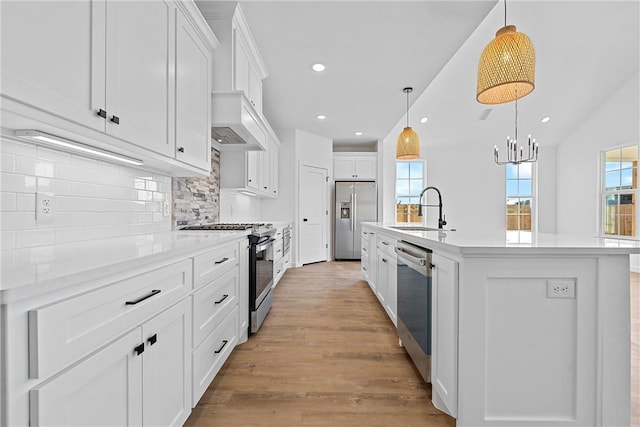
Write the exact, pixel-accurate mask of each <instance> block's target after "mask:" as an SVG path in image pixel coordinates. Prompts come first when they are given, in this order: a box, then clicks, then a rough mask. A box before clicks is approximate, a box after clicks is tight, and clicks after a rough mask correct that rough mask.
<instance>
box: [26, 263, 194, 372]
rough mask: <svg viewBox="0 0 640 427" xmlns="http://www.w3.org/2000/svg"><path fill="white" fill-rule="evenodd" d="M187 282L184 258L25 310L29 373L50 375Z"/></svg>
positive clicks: (183, 290) (158, 306)
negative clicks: (26, 314) (89, 290)
mask: <svg viewBox="0 0 640 427" xmlns="http://www.w3.org/2000/svg"><path fill="white" fill-rule="evenodd" d="M191 282H192V271H191V261H190V260H184V261H181V262H178V263H175V264H171V265H169V266H166V267H162V268H159V269H157V270H154V271H151V272H148V273H143V274H140V275H138V276H134V277H131V278H128V279H125V280H122V281H119V282H115V283H113V284H110V285H108V286H105V287H102V288H100V289H98V290H95V291H92V292H88V293H86V294H84V295H80V296H77V297H73V298H69V299H67V300H64V301H60V302H56V303H52V304H49V305H45V306H42V307H39V308H37V309H35V310H31V311H29V377H30V378H42V377H45V376H48V375H49V374H51V373H53V372H55V371H56V370H58V369H60V368H62V367H64V366H66V365H68V364H70V363H72V362H74V361H76V360H78V359H80V358H81V357H82V356H84V355H86V354H88V353H89V352H91V351H93V350H94V349H96V348H98V347H100V346H102V345H104V344H105V343H107V342H108V341H110V340H112V339H114V338H116V337H117V336H118V335H120V334H121V333H122V332H124V331H125V330H127V329H130V328H132V327H134V326H136V325H138V324H140V323H141V322H142V321H143V320H145V319H146V318H148V317H150V316H152V315H154V314H155V313H157V312H158V311H160V310H162V309H163V308H165V307H168V306H169V305H170V304H172V303H175V302H176V301H178V300H179V299H180V298H181V297H183V296H185V295H187V294H188V293H189V290H190V285H191Z"/></svg>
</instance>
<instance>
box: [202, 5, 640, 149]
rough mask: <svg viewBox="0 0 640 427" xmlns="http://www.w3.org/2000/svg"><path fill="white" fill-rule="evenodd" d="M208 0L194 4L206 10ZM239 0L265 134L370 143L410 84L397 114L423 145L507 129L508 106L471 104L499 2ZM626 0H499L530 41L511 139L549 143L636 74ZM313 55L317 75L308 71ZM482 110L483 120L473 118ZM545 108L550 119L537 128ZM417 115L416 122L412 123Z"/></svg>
mask: <svg viewBox="0 0 640 427" xmlns="http://www.w3.org/2000/svg"><path fill="white" fill-rule="evenodd" d="M211 1H213V0H203V1H198V2H197V4H198V5H199V6H200V7H201V8H206V7H207V3H209V5H210V4H211V3H210V2H211ZM240 4H241V7H242V9H243V11H244V13H245V16H246V18H247V22H248V23H249V26H250V28H251V31H252V33H253V36H254V38H255V40H256V43H257V45H258V49H259V50H260V52H261V55H262V58H263V60H264V63H265V65H266V68H267V71H268V73H269V76H268V77H267V78H266V79H265V80H264V81H263V112H264V115H265V116H266V117H267V119H268V120H269V122H270V124H271V125H272V127H274V128H275V129H276V130H277V129H293V128H295V129H301V130H304V131H307V132H310V133H313V134H316V135H320V136H324V137H327V138H330V139H332V140H333V141H334V145H337V146H341V145H342V146H351V147H353V146H357V145H360V144H362V145H367V144H369V145H370V144H371V143H372V142H375V141H378V140H382V139H383V138H384V137H385V136H387V135H388V134H390V132H395V131H397V130H398V129H401V127H403V126H404V125H405V120H406V117H405V112H406V95H405V94H404V93H403V91H402V89H403V87H405V86H412V87H413V88H414V92H413V93H412V94H411V95H410V102H411V114H410V117H409V121H410V125H411V126H412V127H413V128H414V129H415V130H416V131H417V132H418V134H419V135H420V137H421V140H422V143H423V146H425V145H426V146H427V147H428V146H436V145H463V144H469V143H475V142H477V141H479V140H487V141H491V144H493V143H494V142H495V143H498V142H500V141H503V140H504V139H505V138H506V136H507V135H513V128H514V104H513V103H510V104H502V105H497V106H485V105H482V104H479V103H477V102H476V101H475V83H476V73H477V62H478V58H479V56H480V52H481V51H482V49H483V48H484V46H485V45H486V44H487V43H488V42H489V41H490V40H491V39H492V38H493V37H494V34H495V31H496V30H497V29H498V28H500V27H501V26H503V24H504V3H502V2H500V3H498V2H497V1H496V0H489V1H482V0H471V1H457V0H448V1H430V0H428V1H346V0H334V1H303V0H300V1H267V0H264V1H242V2H240ZM638 6H639V2H638V1H620V2H614V1H609V0H604V1H593V0H587V1H575V0H573V1H564V2H563V1H541V0H535V1H524V0H510V1H509V2H508V3H507V23H508V24H515V25H516V26H517V28H518V31H522V32H524V33H526V34H527V35H528V36H529V37H530V38H531V40H532V41H533V43H534V45H535V48H536V89H535V90H534V92H533V93H532V94H530V95H529V96H527V97H525V98H522V99H521V100H520V101H519V103H518V109H519V118H518V129H519V133H520V134H521V135H522V134H524V135H526V134H527V133H533V134H534V136H535V137H536V138H537V139H538V141H539V142H540V143H541V146H544V145H548V144H550V145H555V144H558V143H559V142H561V141H562V139H563V138H564V137H566V136H567V135H568V134H569V133H570V132H571V130H573V129H574V128H575V127H576V126H577V125H578V124H579V123H581V122H583V121H584V120H585V119H586V118H587V117H588V116H589V113H590V112H591V111H593V110H594V109H595V108H596V107H597V106H598V105H600V104H602V103H603V102H604V101H605V100H606V99H607V98H608V97H609V96H610V95H611V94H612V93H613V92H615V90H616V89H618V88H619V87H621V86H622V85H623V84H624V83H625V82H627V81H628V80H629V79H630V78H632V77H633V76H634V75H637V73H638V64H639V60H638V56H639V52H640V42H639V40H640V33H639V27H640V26H639V23H638V22H639V14H640V12H639V7H638ZM316 62H322V63H324V64H325V65H326V66H327V69H326V71H324V72H322V73H317V72H314V71H312V70H311V65H312V64H314V63H316ZM487 109H490V110H491V111H489V112H487V111H486V110H487ZM483 113H484V114H487V113H488V116H487V117H486V119H485V120H480V117H481V116H482V115H483ZM318 114H324V115H326V116H327V118H326V120H318V119H316V115H318ZM547 115H548V116H550V117H551V120H550V121H549V122H548V123H546V124H544V125H543V124H541V123H540V119H541V118H542V117H543V116H547ZM422 116H427V117H428V118H429V120H428V122H427V123H425V124H421V123H419V119H420V117H422ZM355 131H362V132H363V135H362V136H355V135H354V132H355Z"/></svg>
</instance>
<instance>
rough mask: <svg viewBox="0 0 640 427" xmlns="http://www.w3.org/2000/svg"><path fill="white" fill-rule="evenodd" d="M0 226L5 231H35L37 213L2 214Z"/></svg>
mask: <svg viewBox="0 0 640 427" xmlns="http://www.w3.org/2000/svg"><path fill="white" fill-rule="evenodd" d="M0 224H2V229H3V230H33V229H35V228H36V212H35V209H34V210H33V212H2V213H0Z"/></svg>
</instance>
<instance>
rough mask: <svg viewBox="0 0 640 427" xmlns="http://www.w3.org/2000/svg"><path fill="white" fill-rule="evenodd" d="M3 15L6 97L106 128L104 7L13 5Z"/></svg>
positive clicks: (75, 3)
mask: <svg viewBox="0 0 640 427" xmlns="http://www.w3.org/2000/svg"><path fill="white" fill-rule="evenodd" d="M1 16H2V25H1V31H2V33H1V39H2V48H1V49H0V52H1V54H2V63H1V64H2V69H1V72H2V75H1V77H2V95H3V97H6V98H10V99H13V100H18V101H21V102H22V103H24V104H26V105H29V106H31V107H34V108H37V109H40V110H44V111H47V112H51V113H55V114H58V115H60V116H63V117H65V118H67V119H68V120H70V121H73V122H75V123H79V124H82V125H85V126H88V127H91V128H94V129H104V127H105V119H104V118H102V117H100V116H98V112H99V109H100V108H102V109H105V90H104V84H105V61H106V57H105V37H106V32H105V24H106V7H105V3H104V2H98V1H82V2H80V1H66V2H51V1H40V2H32V1H10V2H3V3H2V15H1Z"/></svg>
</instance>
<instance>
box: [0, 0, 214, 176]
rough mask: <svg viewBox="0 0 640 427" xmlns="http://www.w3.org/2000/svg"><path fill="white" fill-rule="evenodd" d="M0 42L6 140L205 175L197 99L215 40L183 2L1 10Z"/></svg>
mask: <svg viewBox="0 0 640 427" xmlns="http://www.w3.org/2000/svg"><path fill="white" fill-rule="evenodd" d="M187 18H188V19H187ZM1 36H2V48H1V51H2V70H1V73H2V75H1V77H2V92H1V95H2V98H3V106H2V110H3V111H2V113H3V119H2V126H3V127H4V128H6V129H7V130H8V131H11V130H14V129H25V128H27V129H29V128H34V129H38V130H41V131H44V132H49V133H53V134H56V135H59V136H63V137H66V138H69V139H74V140H77V141H78V142H82V143H88V144H90V145H98V146H99V147H100V148H105V149H108V150H111V151H115V152H120V153H122V154H125V155H129V156H132V157H136V158H140V159H141V160H143V161H144V163H145V164H147V165H149V166H150V167H152V168H154V169H159V170H165V171H167V172H169V173H171V174H176V175H184V172H185V171H188V174H190V175H192V174H193V173H194V172H196V171H200V172H201V173H202V172H206V171H208V170H209V169H210V166H209V162H208V161H205V160H206V155H207V154H206V153H207V152H208V150H209V145H210V138H209V136H208V135H209V132H210V121H211V118H210V115H211V114H210V111H211V110H210V109H211V105H210V99H207V100H206V102H204V94H207V98H208V94H209V93H210V89H211V83H210V82H211V62H210V61H211V55H212V50H213V49H214V47H215V46H216V45H217V41H216V40H215V37H214V36H213V33H212V32H211V30H210V28H208V27H207V24H206V22H204V20H203V19H202V17H201V16H200V15H199V12H198V11H197V9H196V7H195V4H194V3H193V2H189V1H186V2H175V1H174V0H158V1H153V2H148V1H98V0H92V1H64V2H60V1H56V2H50V1H39V2H33V1H28V2H20V1H10V2H3V4H2V34H1ZM176 122H177V123H176ZM176 127H177V129H176ZM204 134H206V135H207V138H206V140H205V139H204V138H202V136H203V135H204ZM176 138H182V139H181V140H180V142H179V143H180V144H181V145H179V147H183V150H182V151H177V149H176ZM185 140H188V141H189V143H188V144H191V145H192V146H191V147H190V148H191V150H190V151H191V153H188V154H187V153H186V151H187V146H186V144H187V143H185V142H184V141H185ZM183 154H184V155H183ZM176 160H177V161H176Z"/></svg>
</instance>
